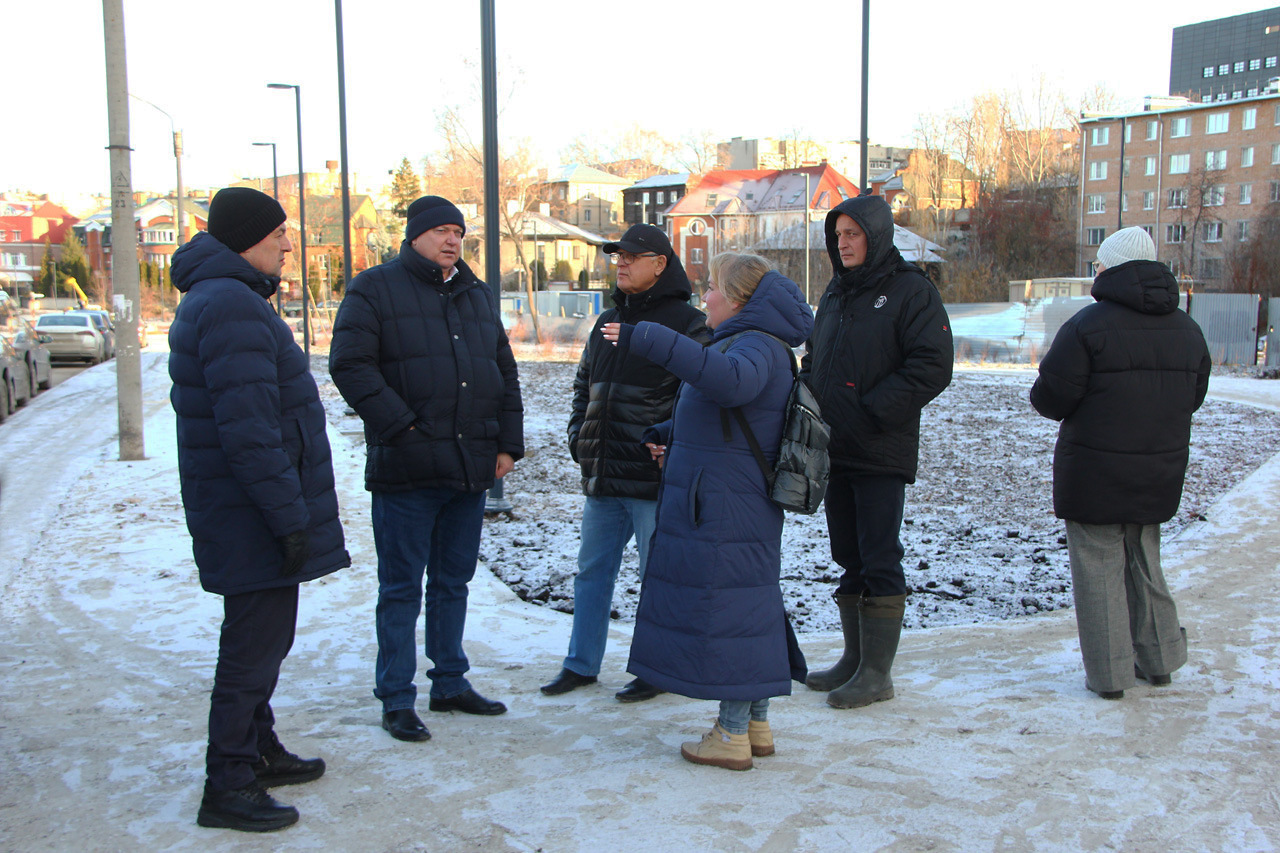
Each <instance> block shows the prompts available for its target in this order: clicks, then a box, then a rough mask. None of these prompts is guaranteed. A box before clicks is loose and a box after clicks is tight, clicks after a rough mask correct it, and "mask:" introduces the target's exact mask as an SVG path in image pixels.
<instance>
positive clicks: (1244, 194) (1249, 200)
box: [1240, 184, 1253, 204]
mask: <svg viewBox="0 0 1280 853" xmlns="http://www.w3.org/2000/svg"><path fill="white" fill-rule="evenodd" d="M1240 203H1241V204H1253V184H1241V185H1240Z"/></svg>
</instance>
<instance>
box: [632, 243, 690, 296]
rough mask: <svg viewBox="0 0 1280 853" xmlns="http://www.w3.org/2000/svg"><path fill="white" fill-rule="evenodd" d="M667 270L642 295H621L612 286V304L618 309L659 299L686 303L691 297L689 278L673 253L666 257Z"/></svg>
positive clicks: (677, 256) (678, 257)
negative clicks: (677, 300)
mask: <svg viewBox="0 0 1280 853" xmlns="http://www.w3.org/2000/svg"><path fill="white" fill-rule="evenodd" d="M666 257H667V268H666V269H664V270H663V271H662V275H660V276H658V280H657V281H655V282H654V283H653V287H651V288H649V289H648V290H646V291H645V292H643V293H631V294H627V293H623V292H622V291H621V290H619V289H618V288H617V286H614V288H613V302H614V304H615V305H617V306H618V307H619V308H621V307H624V306H630V307H633V308H634V307H636V306H638V305H643V304H645V303H647V302H656V301H658V300H659V299H679V300H680V301H682V302H688V301H689V297H691V296H693V285H691V284H690V283H689V276H688V275H687V274H686V273H685V271H684V264H682V263H680V256H679V255H677V254H676V253H675V252H672V253H671V254H669V255H667V256H666Z"/></svg>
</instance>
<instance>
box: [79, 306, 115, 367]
mask: <svg viewBox="0 0 1280 853" xmlns="http://www.w3.org/2000/svg"><path fill="white" fill-rule="evenodd" d="M67 313H68V314H84V315H85V316H86V317H88V318H90V319H91V320H93V324H94V325H95V326H97V327H98V334H100V335H102V347H103V350H104V352H103V356H102V357H103V358H104V359H110V358H115V356H116V327H115V324H114V323H112V322H111V312H110V311H103V310H101V309H94V308H73V309H72V310H70V311H68V312H67Z"/></svg>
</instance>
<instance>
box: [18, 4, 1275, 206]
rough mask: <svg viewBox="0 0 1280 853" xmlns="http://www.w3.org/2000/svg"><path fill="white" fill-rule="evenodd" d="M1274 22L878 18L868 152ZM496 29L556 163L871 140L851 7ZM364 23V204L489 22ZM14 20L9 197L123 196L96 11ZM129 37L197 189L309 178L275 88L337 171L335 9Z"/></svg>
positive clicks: (136, 109) (198, 15) (138, 21)
mask: <svg viewBox="0 0 1280 853" xmlns="http://www.w3.org/2000/svg"><path fill="white" fill-rule="evenodd" d="M15 5H16V4H15ZM1259 8H1266V6H1265V5H1263V4H1259V3H1247V2H1236V0H1224V2H1219V3H1215V4H1213V5H1212V7H1208V6H1205V4H1203V3H1199V2H1193V0H1167V1H1166V2H1161V3H1137V2H1130V0H1119V2H1117V0H1077V2H1075V3H1071V4H1059V5H1056V6H1055V7H1053V8H1052V9H1050V7H1049V6H1048V5H1047V4H1028V3H1025V2H1013V0H989V2H983V3H971V4H956V3H952V2H944V0H921V2H914V3H910V2H906V3H904V2H898V3H887V2H884V0H873V6H872V18H871V36H872V60H871V75H870V79H871V104H870V123H871V130H870V136H871V139H872V141H874V142H881V143H884V144H909V143H910V141H911V132H912V129H913V127H914V126H915V122H916V116H917V115H919V114H921V113H937V112H943V111H946V110H948V109H951V108H953V107H956V106H957V105H959V104H962V103H964V102H965V101H967V100H968V99H969V98H970V97H972V96H973V95H975V94H978V93H980V92H983V91H987V90H991V89H1006V88H1010V87H1013V86H1017V85H1019V84H1023V85H1027V84H1029V83H1030V82H1031V81H1032V80H1033V79H1034V78H1035V77H1036V76H1037V75H1039V74H1040V73H1043V74H1045V75H1046V76H1047V78H1048V80H1049V81H1050V83H1051V84H1052V85H1054V86H1056V87H1058V88H1060V89H1062V90H1063V91H1065V92H1066V93H1068V94H1069V95H1071V96H1072V97H1073V98H1075V97H1077V96H1079V95H1081V94H1083V93H1084V92H1085V91H1087V90H1088V89H1090V88H1091V87H1093V86H1094V85H1095V84H1098V83H1101V84H1103V85H1105V86H1107V87H1108V88H1110V89H1111V90H1112V91H1113V92H1115V93H1116V95H1118V96H1119V97H1120V98H1121V100H1122V102H1123V103H1124V104H1126V105H1137V104H1139V103H1140V101H1141V98H1142V96H1143V95H1147V94H1165V93H1167V90H1168V74H1169V51H1170V41H1171V37H1172V29H1173V27H1175V26H1180V25H1183V24H1188V23H1194V22H1197V21H1200V20H1204V19H1206V18H1207V17H1209V16H1226V15H1232V14H1239V13H1242V12H1248V11H1254V10H1257V9H1259ZM726 9H731V10H732V11H731V12H726V11H725V10H726ZM779 9H785V10H786V12H787V15H788V17H787V18H786V19H782V18H781V17H780V15H779V12H778V10H779ZM496 17H497V22H498V34H497V39H498V56H499V62H500V69H499V77H500V87H501V89H502V91H503V93H504V106H503V111H502V115H501V118H500V133H501V134H502V136H503V137H504V138H509V137H530V138H532V139H533V141H534V143H535V145H536V146H537V147H538V148H539V149H540V150H541V151H542V152H543V153H544V154H545V156H547V157H548V158H549V159H552V160H554V159H555V155H556V153H557V152H558V151H560V150H561V149H563V148H564V147H565V146H566V145H567V144H568V143H569V142H570V141H571V140H572V139H573V138H575V137H576V136H579V135H589V136H592V137H594V138H603V137H607V135H608V134H609V133H610V132H614V131H619V130H621V129H625V128H626V127H628V126H630V125H631V124H632V123H635V122H638V123H640V124H641V125H642V126H645V127H650V128H653V129H655V130H658V131H659V132H661V133H663V134H664V135H666V136H669V137H680V136H683V135H685V134H688V133H693V132H696V131H701V130H704V129H705V130H710V131H712V132H714V133H716V134H717V135H718V136H720V137H722V138H726V139H727V138H728V137H730V136H747V137H751V136H766V135H788V134H789V133H790V132H791V131H793V130H798V131H800V132H801V133H802V134H804V135H806V136H809V137H811V138H815V139H841V138H843V139H853V138H856V137H857V136H858V133H859V103H858V98H859V88H860V78H859V68H860V57H859V51H860V44H861V35H860V32H861V31H860V28H861V4H859V3H856V2H816V1H815V0H790V2H788V3H786V4H785V5H784V6H779V5H778V4H776V3H769V4H764V3H754V2H741V3H738V4H736V5H733V6H729V5H728V4H720V3H714V4H712V3H694V2H689V1H688V0H684V1H683V2H674V0H651V2H647V3H643V4H637V3H634V2H627V3H614V2H588V0H563V2H558V3H539V2H515V0H497V12H496ZM345 18H346V20H345V24H344V31H345V32H344V35H345V40H346V69H347V114H348V146H349V153H350V158H351V166H352V170H353V172H355V173H356V175H357V179H358V180H359V181H360V182H361V183H362V184H363V183H368V184H374V185H380V184H382V183H384V182H385V180H386V177H387V176H386V172H387V170H388V169H392V168H394V167H395V166H396V165H397V164H398V163H399V161H400V158H401V157H402V156H408V157H410V158H411V159H414V160H417V159H418V158H420V157H421V156H422V155H423V154H426V153H427V152H429V151H431V150H433V149H435V148H436V147H437V145H438V138H437V134H436V112H437V111H438V110H439V109H440V108H441V107H443V106H446V105H451V104H466V103H468V102H476V101H478V98H479V88H480V84H479V54H480V49H479V43H480V35H479V29H480V11H479V3H469V2H461V0H454V2H449V3H432V2H413V1H412V0H365V2H363V3H359V4H357V3H355V2H352V0H348V2H347V3H346V4H345ZM4 20H5V30H6V35H7V36H8V38H7V39H6V46H5V50H4V56H5V67H6V68H7V69H8V70H9V72H10V76H9V81H10V84H9V93H10V97H9V98H7V99H6V101H7V103H8V104H9V106H10V110H11V112H10V113H9V115H8V116H7V120H6V122H5V124H6V128H5V131H4V133H3V134H0V136H2V138H0V189H15V188H23V189H31V190H35V191H39V192H44V191H51V192H54V193H56V194H63V193H67V194H70V193H76V192H92V191H106V189H107V153H106V151H105V149H104V146H105V144H106V135H107V132H106V127H107V117H106V97H105V86H106V84H105V72H104V60H103V47H102V10H101V5H100V3H98V2H94V0H65V1H64V2H60V3H48V2H46V3H38V4H37V3H25V4H21V6H20V7H18V8H14V9H8V10H6V12H5V16H4ZM125 21H126V27H127V40H128V45H127V47H128V53H129V87H130V90H131V91H132V92H133V93H134V94H136V95H139V96H141V97H143V98H146V99H147V100H149V101H152V102H154V103H155V104H157V105H159V106H160V107H161V108H163V109H164V110H166V111H167V112H169V113H170V114H171V115H172V116H173V118H174V121H175V123H176V126H177V127H178V129H180V130H182V131H183V133H184V137H185V143H186V153H185V156H184V159H183V178H184V183H185V184H186V185H188V186H191V187H211V186H219V185H221V184H224V183H226V182H228V181H231V180H234V179H236V178H238V177H240V176H242V175H251V174H253V175H269V174H270V169H271V162H270V153H269V149H264V148H254V147H252V146H251V144H250V143H251V142H254V141H275V142H276V143H278V145H279V156H280V170H281V171H282V172H290V171H294V170H296V168H297V159H296V134H295V123H294V122H295V119H294V109H293V97H292V93H291V92H277V91H271V90H268V89H267V88H266V84H267V83H268V82H286V83H300V84H301V85H302V95H303V124H304V126H303V147H304V155H305V157H304V159H305V165H306V168H307V169H308V170H309V171H315V170H320V169H323V168H324V163H325V161H326V160H337V159H338V108H337V71H336V58H335V56H336V39H335V34H334V6H333V4H332V3H328V2H318V0H258V2H247V0H222V2H219V3H216V4H211V3H202V4H192V3H184V2H172V0H125ZM476 115H477V121H478V111H476ZM131 128H132V132H133V136H132V141H133V147H134V156H133V172H134V184H135V187H138V188H151V189H156V190H168V189H171V187H172V184H173V159H172V151H171V147H170V135H169V128H170V125H169V120H168V119H166V118H165V117H164V116H163V115H161V114H160V113H159V112H157V111H156V110H154V109H152V108H151V107H148V106H145V105H143V104H140V103H138V102H137V101H131ZM476 134H477V136H478V135H479V127H477V128H476Z"/></svg>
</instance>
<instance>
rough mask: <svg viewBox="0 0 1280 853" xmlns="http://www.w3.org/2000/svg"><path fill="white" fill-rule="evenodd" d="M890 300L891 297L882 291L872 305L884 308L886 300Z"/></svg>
mask: <svg viewBox="0 0 1280 853" xmlns="http://www.w3.org/2000/svg"><path fill="white" fill-rule="evenodd" d="M888 301H889V297H887V296H885V295H884V294H883V293H882V294H880V295H879V296H877V297H876V304H875V305H872V306H871V307H872V308H883V307H884V304H885V303H886V302H888Z"/></svg>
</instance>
